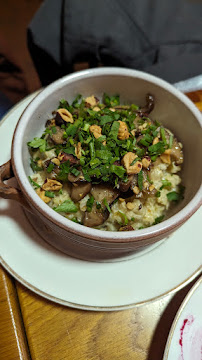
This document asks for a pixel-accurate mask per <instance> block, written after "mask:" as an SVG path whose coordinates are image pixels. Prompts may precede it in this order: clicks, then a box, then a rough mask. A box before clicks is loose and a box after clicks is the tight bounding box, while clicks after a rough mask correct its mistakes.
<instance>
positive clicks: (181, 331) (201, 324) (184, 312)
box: [163, 277, 202, 360]
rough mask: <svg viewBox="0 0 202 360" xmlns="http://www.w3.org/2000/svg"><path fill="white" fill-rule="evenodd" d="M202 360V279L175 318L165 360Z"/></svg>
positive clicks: (190, 292)
mask: <svg viewBox="0 0 202 360" xmlns="http://www.w3.org/2000/svg"><path fill="white" fill-rule="evenodd" d="M173 359H176V360H202V277H201V278H200V279H199V280H198V281H197V282H196V284H195V285H194V286H193V287H192V288H191V290H190V291H189V293H188V294H187V296H186V298H185V299H184V301H183V303H182V305H181V306H180V309H179V310H178V313H177V315H176V317H175V320H174V322H173V325H172V327H171V330H170V334H169V337H168V341H167V344H166V349H165V353H164V357H163V360H173Z"/></svg>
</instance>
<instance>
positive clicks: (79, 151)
mask: <svg viewBox="0 0 202 360" xmlns="http://www.w3.org/2000/svg"><path fill="white" fill-rule="evenodd" d="M75 155H76V157H77V159H81V155H82V154H81V143H80V142H78V144H77V145H76V147H75Z"/></svg>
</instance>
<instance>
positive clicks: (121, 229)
mask: <svg viewBox="0 0 202 360" xmlns="http://www.w3.org/2000/svg"><path fill="white" fill-rule="evenodd" d="M132 230H134V229H133V227H132V226H131V225H125V226H121V227H120V229H119V231H132Z"/></svg>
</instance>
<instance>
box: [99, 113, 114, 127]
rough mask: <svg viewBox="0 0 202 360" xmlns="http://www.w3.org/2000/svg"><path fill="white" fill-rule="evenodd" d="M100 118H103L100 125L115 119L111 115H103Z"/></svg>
mask: <svg viewBox="0 0 202 360" xmlns="http://www.w3.org/2000/svg"><path fill="white" fill-rule="evenodd" d="M100 119H101V120H100V125H104V124H107V123H109V122H112V121H114V118H113V116H111V115H103V116H101V117H100Z"/></svg>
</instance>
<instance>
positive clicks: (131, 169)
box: [121, 152, 142, 175]
mask: <svg viewBox="0 0 202 360" xmlns="http://www.w3.org/2000/svg"><path fill="white" fill-rule="evenodd" d="M136 158H137V155H135V154H134V153H133V152H128V153H127V154H125V155H124V157H123V159H122V161H121V162H122V164H123V165H124V167H125V169H126V171H127V174H128V175H131V174H138V173H139V172H140V171H141V169H142V163H141V162H140V161H136V163H135V164H134V165H131V164H132V162H133V161H134V160H135V159H136Z"/></svg>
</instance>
